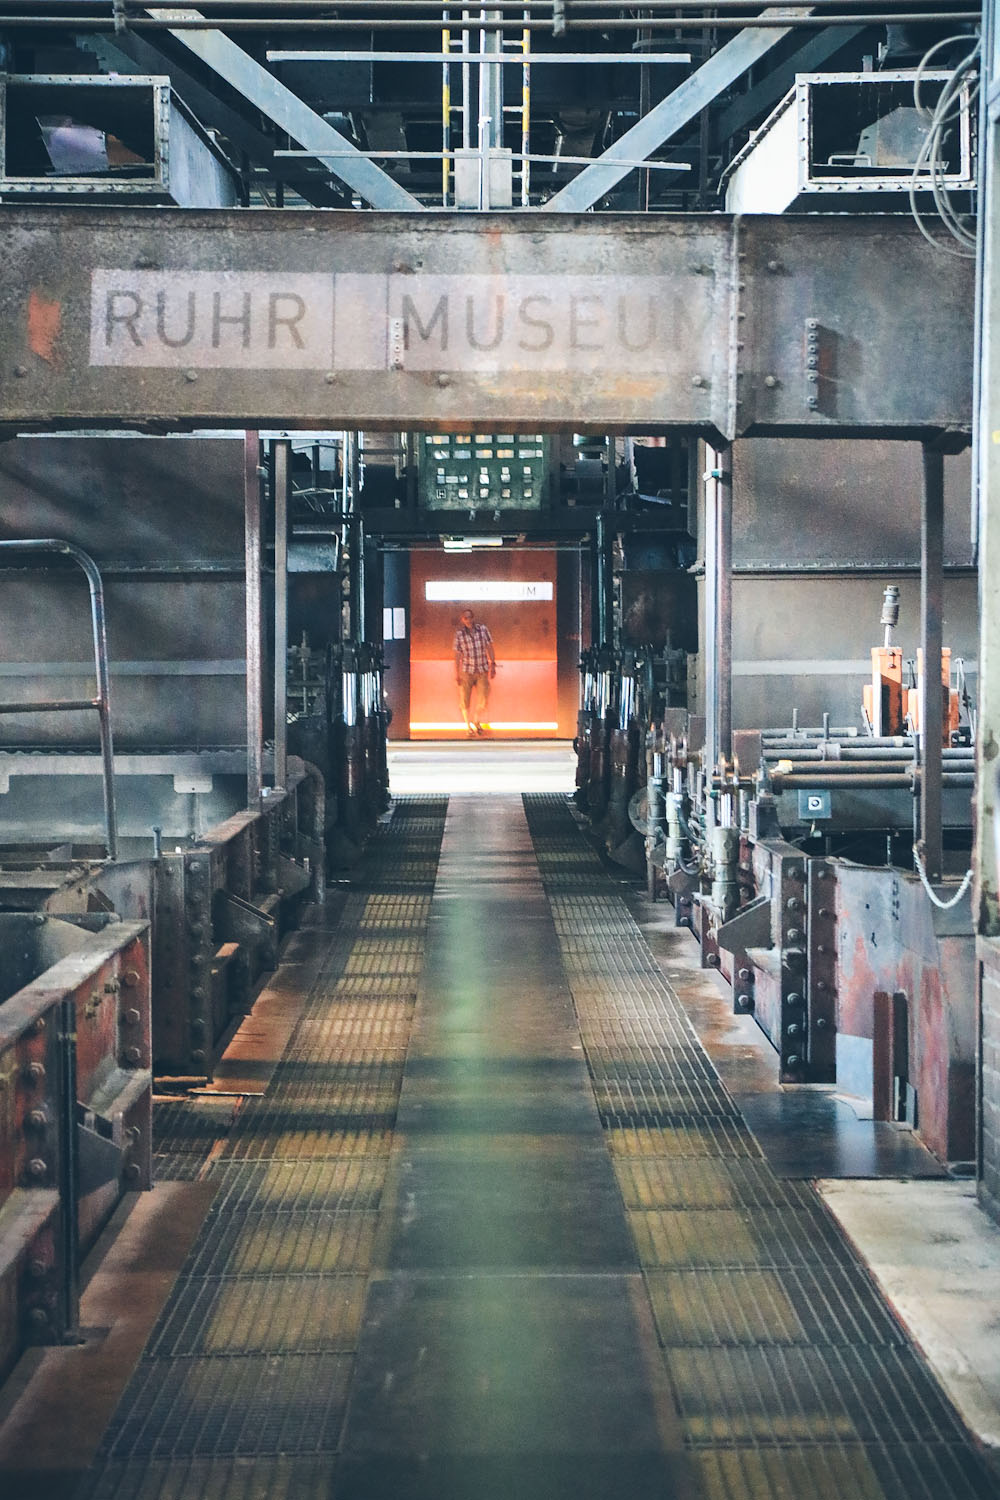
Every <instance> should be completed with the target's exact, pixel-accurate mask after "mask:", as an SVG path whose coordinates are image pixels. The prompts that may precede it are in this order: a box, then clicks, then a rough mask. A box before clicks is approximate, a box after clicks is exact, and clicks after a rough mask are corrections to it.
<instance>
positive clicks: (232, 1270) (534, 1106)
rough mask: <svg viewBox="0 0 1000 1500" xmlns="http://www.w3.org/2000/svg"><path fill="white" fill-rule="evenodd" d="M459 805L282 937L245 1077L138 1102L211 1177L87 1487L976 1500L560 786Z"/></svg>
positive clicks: (865, 1292) (912, 1361)
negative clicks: (261, 1047) (279, 1043)
mask: <svg viewBox="0 0 1000 1500" xmlns="http://www.w3.org/2000/svg"><path fill="white" fill-rule="evenodd" d="M455 801H456V803H461V804H462V806H461V811H460V812H452V811H449V810H448V807H447V801H446V799H444V798H431V797H414V798H408V799H405V800H404V801H402V802H399V803H397V804H396V806H395V808H394V812H393V816H392V819H391V821H390V822H389V823H388V824H387V825H383V826H382V827H381V828H380V830H379V832H378V835H377V837H376V839H375V840H374V841H373V845H372V848H371V850H370V852H369V855H368V856H367V857H366V860H365V863H364V865H363V867H362V870H361V873H360V875H359V876H358V877H357V879H356V880H355V881H353V882H352V888H351V889H350V892H349V894H348V895H347V897H346V903H345V905H344V907H343V909H342V911H341V912H340V914H339V916H338V919H337V921H336V922H335V923H332V922H331V923H330V925H329V926H325V925H324V918H323V914H322V913H321V912H320V913H317V914H316V918H315V925H314V926H312V927H310V928H306V929H304V930H303V931H302V932H300V933H299V934H298V935H297V936H296V938H295V939H294V949H293V963H292V965H290V969H291V968H294V965H295V963H298V962H300V960H302V959H303V958H307V959H308V962H307V963H303V964H302V965H301V969H300V972H302V973H308V975H309V982H308V992H307V994H306V996H305V1008H304V1012H303V1015H302V1017H301V1020H300V1021H299V1023H298V1025H297V1027H296V1030H295V1032H294V1034H293V1036H292V1039H291V1042H290V1044H289V1047H288V1049H287V1052H286V1054H285V1057H284V1058H283V1060H282V1062H281V1063H280V1064H279V1066H278V1068H277V1070H276V1071H275V1073H274V1076H273V1078H272V1081H271V1084H270V1086H269V1088H268V1091H267V1093H266V1094H265V1095H263V1096H260V1097H254V1098H248V1099H245V1100H243V1101H240V1102H237V1101H234V1100H232V1099H227V1100H219V1099H207V1098H200V1099H198V1100H192V1101H189V1102H187V1103H184V1104H181V1103H173V1102H172V1103H169V1104H166V1105H163V1106H161V1107H160V1108H159V1110H158V1116H157V1123H158V1142H157V1144H158V1147H159V1150H158V1166H159V1169H160V1171H161V1172H162V1174H163V1175H165V1176H171V1177H174V1178H182V1179H188V1180H190V1179H193V1178H195V1177H201V1178H203V1179H204V1180H206V1181H209V1182H212V1183H215V1184H216V1185H217V1192H216V1195H215V1197H214V1199H213V1202H212V1206H211V1209H210V1212H209V1215H208V1218H207V1219H206V1222H205V1225H204V1227H203V1230H202V1232H201V1234H200V1236H199V1237H198V1239H197V1241H196V1243H195V1244H194V1246H193V1248H192V1251H191V1254H190V1255H189V1257H188V1260H187V1262H186V1264H185V1266H184V1268H183V1271H182V1273H181V1275H180V1277H179V1278H178V1281H177V1283H176V1285H175V1287H174V1290H173V1292H172V1294H171V1296H170V1298H169V1299H168V1301H167V1304H166V1305H165V1307H164V1309H163V1312H162V1315H161V1316H160V1318H159V1321H158V1323H157V1325H156V1327H155V1329H154V1331H153V1333H152V1336H151V1338H150V1340H149V1342H148V1345H147V1347H146V1350H145V1352H144V1354H143V1357H142V1359H141V1360H140V1362H139V1365H138V1367H137V1369H136V1371H135V1374H134V1376H133V1378H132V1380H131V1382H130V1384H129V1386H128V1388H127V1390H126V1392H125V1395H124V1397H123V1399H122V1401H121V1403H120V1405H119V1408H118V1410H117V1412H116V1414H115V1416H114V1418H113V1420H112V1422H111V1424H110V1426H109V1428H108V1430H107V1432H106V1433H105V1435H104V1440H103V1443H102V1447H101V1450H100V1455H99V1460H98V1462H97V1463H96V1464H95V1466H94V1468H93V1470H92V1472H91V1474H90V1475H89V1476H88V1477H87V1479H86V1481H85V1482H84V1484H83V1486H82V1487H81V1490H80V1492H79V1494H78V1496H77V1497H76V1500H515V1497H517V1500H564V1497H570V1496H572V1497H573V1500H632V1497H633V1496H634V1497H636V1500H696V1497H697V1500H805V1497H808V1500H835V1497H836V1500H904V1497H905V1500H990V1497H994V1500H995V1497H996V1496H997V1494H998V1493H1000V1487H998V1485H997V1483H996V1480H995V1478H994V1477H993V1476H992V1475H991V1474H990V1473H988V1472H987V1470H986V1468H985V1466H984V1465H983V1462H982V1460H981V1458H980V1456H979V1455H978V1453H977V1452H976V1450H975V1449H974V1447H973V1446H972V1444H971V1442H970V1441H969V1439H968V1438H967V1435H966V1433H965V1431H964V1429H963V1428H962V1427H961V1425H960V1423H959V1421H958V1420H957V1418H956V1416H955V1414H954V1412H953V1411H952V1409H951V1407H950V1406H949V1404H948V1402H947V1401H946V1399H945V1398H944V1397H943V1395H942V1393H941V1391H940V1389H939V1387H938V1386H937V1384H936V1382H935V1381H934V1379H933V1378H932V1377H931V1375H930V1373H929V1372H928V1370H927V1368H926V1366H925V1365H924V1363H923V1361H922V1360H921V1358H920V1357H919V1355H918V1354H917V1352H916V1351H915V1350H914V1348H913V1347H912V1345H911V1344H910V1343H909V1341H908V1339H907V1338H906V1336H905V1334H904V1332H903V1330H902V1329H901V1327H900V1326H899V1325H898V1323H897V1322H896V1321H895V1319H894V1318H893V1316H892V1314H891V1312H890V1310H889V1309H888V1307H887V1306H886V1304H885V1302H884V1301H883V1299H882V1298H881V1296H880V1294H879V1293H878V1290H877V1288H876V1287H875V1286H874V1284H873V1283H872V1281H871V1279H870V1278H869V1276H868V1275H867V1273H866V1271H865V1269H864V1267H863V1265H862V1264H861V1263H860V1262H859V1261H858V1260H857V1258H856V1257H855V1255H854V1253H853V1251H852V1249H851V1247H850V1246H849V1244H848V1243H847V1241H846V1240H845V1238H844V1236H843V1235H842V1233H841V1231H840V1230H839V1227H838V1226H837V1225H836V1223H835V1221H834V1220H833V1219H832V1217H831V1216H830V1215H829V1214H828V1213H827V1211H826V1209H825V1207H824V1205H823V1203H822V1202H821V1200H820V1198H819V1196H818V1195H817V1194H816V1193H815V1191H814V1190H813V1189H812V1187H811V1186H810V1185H809V1184H808V1183H805V1182H802V1181H797V1180H786V1179H783V1178H779V1177H777V1176H776V1175H775V1174H774V1173H773V1172H772V1171H771V1169H770V1167H769V1166H768V1165H767V1163H766V1161H765V1160H764V1159H763V1157H762V1155H761V1153H760V1151H759V1150H758V1148H757V1145H756V1142H755V1140H754V1138H753V1136H752V1134H751V1133H750V1131H749V1130H748V1128H747V1126H746V1123H745V1121H744V1120H743V1118H742V1116H741V1115H740V1112H739V1110H738V1109H737V1108H736V1106H735V1104H734V1102H733V1100H732V1099H731V1097H730V1096H729V1094H728V1093H727V1092H726V1090H725V1088H724V1087H723V1086H722V1084H721V1082H720V1081H719V1079H718V1077H717V1075H716V1073H715V1071H714V1069H713V1067H712V1065H711V1062H710V1061H709V1059H708V1057H707V1055H706V1054H705V1052H704V1050H703V1049H702V1047H701V1045H700V1043H699V1042H698V1040H697V1037H696V1036H695V1034H694V1032H693V1029H692V1027H691V1025H690V1023H689V1021H688V1019H687V1017H686V1015H685V1013H684V1011H683V1009H682V1008H681V1006H680V1005H679V1003H678V1002H677V1000H676V998H675V996H674V995H673V993H672V991H671V989H670V987H669V984H668V983H667V982H666V981H665V979H664V978H663V975H662V972H661V970H660V968H659V966H658V964H657V963H656V961H655V959H654V957H653V955H652V953H651V952H650V950H649V948H648V946H647V945H646V943H645V940H644V939H643V937H642V934H641V932H640V931H639V929H638V927H637V925H636V923H635V922H634V921H633V919H632V917H631V915H630V914H629V912H628V909H627V907H626V905H625V903H624V901H623V900H622V899H621V897H620V895H619V893H618V892H617V890H616V889H615V886H614V884H613V883H612V882H611V880H610V879H609V878H608V877H607V876H606V874H605V873H604V870H603V868H602V866H601V864H600V862H599V860H598V859H597V857H596V855H595V854H594V853H593V852H592V851H591V849H590V847H589V845H588V844H587V843H586V841H585V840H584V838H583V837H582V835H581V834H580V832H579V830H578V828H577V826H576V824H575V822H574V820H573V818H572V816H571V814H570V812H569V809H568V805H567V803H566V801H565V800H564V799H563V798H562V797H558V796H537V797H526V798H525V799H524V804H523V806H524V814H525V815H526V817H527V826H525V822H524V816H522V813H521V804H520V803H516V802H515V801H514V799H499V798H488V799H481V800H473V799H455ZM453 806H454V805H453ZM446 813H447V814H448V824H447V830H446V826H445V818H446ZM538 872H540V874H541V882H539V878H538ZM288 982H289V983H292V982H294V981H293V977H292V976H291V974H290V975H289V980H288ZM581 1044H582V1046H581Z"/></svg>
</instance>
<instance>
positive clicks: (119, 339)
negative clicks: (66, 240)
mask: <svg viewBox="0 0 1000 1500" xmlns="http://www.w3.org/2000/svg"><path fill="white" fill-rule="evenodd" d="M666 298H667V289H666V286H665V284H664V283H663V282H662V280H661V279H660V278H657V277H642V276H621V277H614V276H565V277H560V278H558V279H554V278H552V277H549V276H518V275H511V276H501V275H492V276H437V275H425V276H413V275H399V274H392V275H388V276H384V275H377V274H372V273H368V274H358V273H335V274H331V275H324V274H318V273H294V272H293V273H287V274H283V273H278V272H265V271H229V272H221V271H176V272H172V271H134V270H132V271H129V270H111V269H101V270H95V271H94V272H93V273H92V278H91V316H90V363H91V364H92V365H108V366H135V367H148V368H168V369H169V368H176V369H188V368H195V369H213V368H214V369H227V368H231V369H244V370H246V369H254V368H257V369H268V370H269V369H275V370H281V369H285V370H295V369H302V370H306V369H325V370H330V369H332V370H343V371H346V370H390V371H392V370H401V371H407V370H409V371H414V372H420V371H433V370H454V371H466V372H469V373H476V372H492V373H511V374H513V373H516V372H518V371H525V372H534V371H545V370H552V371H556V370H561V371H579V372H584V371H588V370H602V371H607V370H609V369H611V370H615V369H620V370H622V371H628V372H630V373H632V374H635V373H637V372H640V371H641V372H644V373H649V374H654V373H664V372H666V371H667V370H668V369H669V367H670V364H671V363H672V359H674V358H676V354H675V352H674V351H675V350H676V346H677V337H678V334H679V333H680V332H681V331H682V330H681V327H680V325H681V324H682V323H683V322H685V321H687V319H688V318H690V316H691V310H690V308H689V309H687V310H684V309H682V308H671V307H669V306H668V303H667V301H666Z"/></svg>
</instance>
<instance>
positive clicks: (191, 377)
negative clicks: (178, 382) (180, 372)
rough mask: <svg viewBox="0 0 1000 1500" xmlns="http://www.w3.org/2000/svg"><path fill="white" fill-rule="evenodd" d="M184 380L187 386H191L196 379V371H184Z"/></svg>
mask: <svg viewBox="0 0 1000 1500" xmlns="http://www.w3.org/2000/svg"><path fill="white" fill-rule="evenodd" d="M184 379H185V380H186V381H187V382H188V384H189V385H193V384H194V382H195V381H196V380H197V379H198V371H197V370H185V371H184Z"/></svg>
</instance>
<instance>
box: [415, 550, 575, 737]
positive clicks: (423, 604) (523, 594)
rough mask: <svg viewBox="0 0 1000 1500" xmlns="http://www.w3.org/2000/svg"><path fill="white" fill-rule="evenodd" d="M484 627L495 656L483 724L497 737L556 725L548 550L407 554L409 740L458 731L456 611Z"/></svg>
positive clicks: (549, 730)
mask: <svg viewBox="0 0 1000 1500" xmlns="http://www.w3.org/2000/svg"><path fill="white" fill-rule="evenodd" d="M466 608H470V609H472V610H473V611H474V613H475V616H476V619H477V620H480V621H482V622H483V624H485V625H487V626H488V627H489V631H490V634H491V635H492V637H493V646H494V650H495V652H496V658H497V675H496V679H495V681H494V683H493V686H492V690H491V693H490V701H489V707H488V709H487V712H486V723H487V725H488V727H489V733H490V734H491V735H492V736H493V737H494V738H496V739H553V738H556V737H557V736H558V735H560V734H562V733H565V730H564V729H563V728H562V727H561V726H560V723H559V681H558V657H557V630H556V554H555V552H545V551H540V550H539V551H535V550H530V551H523V552H513V551H496V552H492V551H488V550H487V549H485V548H481V549H479V548H477V549H476V550H475V551H473V552H471V553H452V552H444V551H441V552H436V551H435V552H413V553H411V555H410V737H411V739H449V738H452V737H457V736H463V737H464V735H465V732H466V731H465V725H464V723H463V722H462V716H461V711H460V709H459V703H458V690H457V688H456V686H455V666H454V657H453V655H452V643H453V640H454V636H455V631H456V629H457V628H458V621H459V616H460V614H461V613H462V610H463V609H466Z"/></svg>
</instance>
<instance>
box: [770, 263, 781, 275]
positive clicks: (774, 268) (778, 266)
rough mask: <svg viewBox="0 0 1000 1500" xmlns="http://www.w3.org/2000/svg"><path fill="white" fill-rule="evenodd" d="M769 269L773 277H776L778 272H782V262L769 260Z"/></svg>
mask: <svg viewBox="0 0 1000 1500" xmlns="http://www.w3.org/2000/svg"><path fill="white" fill-rule="evenodd" d="M767 269H768V270H769V271H770V273H771V275H772V276H774V275H775V274H776V273H777V272H778V271H780V270H781V261H780V260H769V261H768V263H767Z"/></svg>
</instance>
